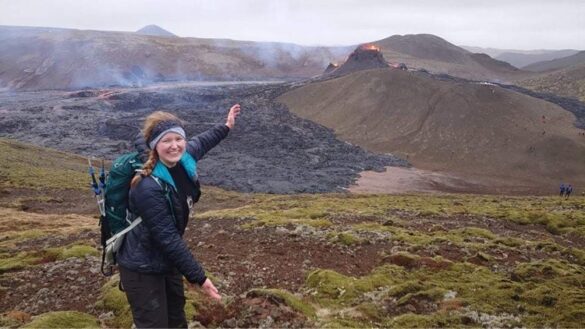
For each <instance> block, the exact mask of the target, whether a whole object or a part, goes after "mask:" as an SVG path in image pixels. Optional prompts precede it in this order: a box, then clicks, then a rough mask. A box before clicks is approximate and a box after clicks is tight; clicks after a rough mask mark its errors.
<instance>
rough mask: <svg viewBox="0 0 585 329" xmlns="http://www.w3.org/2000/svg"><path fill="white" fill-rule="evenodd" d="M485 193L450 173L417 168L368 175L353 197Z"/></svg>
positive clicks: (362, 176)
mask: <svg viewBox="0 0 585 329" xmlns="http://www.w3.org/2000/svg"><path fill="white" fill-rule="evenodd" d="M483 189H485V187H484V186H482V185H479V184H478V183H475V182H472V181H469V180H465V179H463V178H460V177H457V176H454V175H452V174H448V173H439V172H432V171H427V170H421V169H416V168H402V167H386V171H384V172H381V173H379V172H374V171H364V172H362V174H361V177H360V178H359V179H358V180H357V182H356V184H355V185H353V186H351V187H350V188H349V191H350V192H352V193H362V194H365V193H386V194H399V193H414V192H428V193H436V192H475V191H480V190H483Z"/></svg>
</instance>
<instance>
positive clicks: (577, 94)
mask: <svg viewBox="0 0 585 329" xmlns="http://www.w3.org/2000/svg"><path fill="white" fill-rule="evenodd" d="M516 83H517V84H519V85H521V86H523V87H526V88H528V89H532V90H535V91H539V92H548V93H552V94H555V95H560V96H565V97H573V98H577V99H579V100H581V101H582V102H585V62H584V63H581V64H578V65H574V66H571V67H569V68H565V69H560V70H556V71H552V72H547V73H541V74H539V75H536V76H532V77H530V78H527V79H524V80H519V81H517V82H516Z"/></svg>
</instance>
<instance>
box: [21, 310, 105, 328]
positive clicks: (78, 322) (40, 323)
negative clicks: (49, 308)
mask: <svg viewBox="0 0 585 329" xmlns="http://www.w3.org/2000/svg"><path fill="white" fill-rule="evenodd" d="M100 327H101V326H100V324H99V322H98V320H97V318H96V317H94V316H92V315H89V314H86V313H80V312H74V311H63V312H49V313H45V314H41V315H39V316H37V317H36V318H35V319H33V320H32V321H31V322H30V323H28V324H26V325H25V326H23V328H39V329H42V328H100Z"/></svg>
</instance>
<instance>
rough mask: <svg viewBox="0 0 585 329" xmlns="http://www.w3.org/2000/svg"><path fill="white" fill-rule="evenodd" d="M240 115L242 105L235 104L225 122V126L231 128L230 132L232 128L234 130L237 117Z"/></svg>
mask: <svg viewBox="0 0 585 329" xmlns="http://www.w3.org/2000/svg"><path fill="white" fill-rule="evenodd" d="M239 114H240V104H235V105H233V106H232V107H231V108H230V112H229V113H228V116H227V120H226V122H225V125H226V126H228V128H230V130H231V129H232V128H234V125H235V124H236V117H237V116H238V115H239Z"/></svg>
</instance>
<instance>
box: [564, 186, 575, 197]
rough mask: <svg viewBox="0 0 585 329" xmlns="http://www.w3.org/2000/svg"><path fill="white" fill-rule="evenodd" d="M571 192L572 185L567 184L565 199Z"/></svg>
mask: <svg viewBox="0 0 585 329" xmlns="http://www.w3.org/2000/svg"><path fill="white" fill-rule="evenodd" d="M571 193H573V186H571V184H569V186H567V187H566V188H565V199H568V198H569V196H571Z"/></svg>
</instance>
